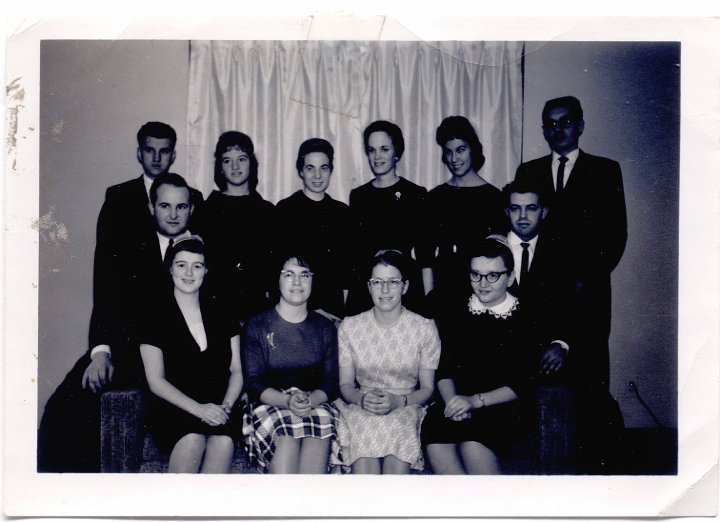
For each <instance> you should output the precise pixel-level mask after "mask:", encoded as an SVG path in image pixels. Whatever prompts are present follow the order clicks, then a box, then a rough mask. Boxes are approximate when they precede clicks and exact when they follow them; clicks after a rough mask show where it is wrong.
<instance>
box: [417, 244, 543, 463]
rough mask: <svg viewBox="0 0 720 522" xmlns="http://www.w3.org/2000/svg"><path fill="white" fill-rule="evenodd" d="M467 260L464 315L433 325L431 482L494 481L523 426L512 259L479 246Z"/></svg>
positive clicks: (525, 385) (523, 367)
mask: <svg viewBox="0 0 720 522" xmlns="http://www.w3.org/2000/svg"><path fill="white" fill-rule="evenodd" d="M502 239H504V238H502ZM470 255H471V262H470V284H471V286H472V295H471V296H470V300H469V301H466V303H467V304H466V305H465V306H464V307H463V308H464V310H461V309H458V308H456V309H455V310H448V315H447V316H446V317H444V318H443V319H441V321H440V336H441V339H442V352H441V355H440V366H439V368H438V371H437V379H438V382H437V388H438V391H439V392H440V395H441V397H442V400H441V401H440V400H439V401H437V402H435V403H434V404H433V405H432V406H430V408H429V409H428V414H427V417H426V418H425V421H424V422H423V425H422V434H421V437H422V443H423V445H425V446H426V449H427V455H428V459H429V461H430V464H431V466H432V469H433V471H434V472H435V473H437V474H470V475H474V474H497V473H500V472H501V468H500V463H499V459H498V456H499V455H502V454H503V453H504V452H505V451H506V450H507V449H508V448H509V447H511V446H512V445H513V444H514V443H515V442H516V441H517V440H518V439H519V438H520V437H521V436H522V435H523V434H524V433H525V432H526V430H527V427H528V426H529V424H528V422H529V411H528V410H527V407H526V405H525V403H524V401H523V400H522V398H524V397H525V396H526V395H527V394H528V391H529V390H530V389H531V377H530V376H531V371H530V365H529V360H528V356H527V352H526V347H525V343H524V341H523V328H522V324H521V317H520V313H521V312H520V307H519V303H518V300H517V299H516V298H515V297H513V296H512V294H510V293H508V288H509V287H510V286H511V285H512V283H513V280H514V276H513V265H514V263H513V256H512V253H511V251H510V249H509V248H508V247H507V246H506V244H505V243H503V242H501V241H500V240H498V239H484V240H481V241H480V242H479V243H478V245H477V246H476V247H474V248H473V249H472V250H471V251H470ZM466 277H467V276H466ZM519 399H521V400H519Z"/></svg>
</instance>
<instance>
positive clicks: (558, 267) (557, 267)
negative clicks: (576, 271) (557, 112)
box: [502, 180, 575, 383]
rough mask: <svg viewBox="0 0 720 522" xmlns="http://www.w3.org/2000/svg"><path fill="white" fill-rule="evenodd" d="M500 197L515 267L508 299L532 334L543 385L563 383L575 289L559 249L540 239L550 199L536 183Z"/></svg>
mask: <svg viewBox="0 0 720 522" xmlns="http://www.w3.org/2000/svg"><path fill="white" fill-rule="evenodd" d="M502 192H503V196H504V197H505V214H506V215H507V217H508V220H509V222H510V232H509V233H508V235H507V243H508V247H509V248H510V251H511V252H512V254H513V259H514V261H515V281H514V282H513V285H512V286H511V287H510V293H512V294H513V295H514V296H515V297H517V298H519V299H520V303H522V306H523V309H524V310H526V314H527V316H528V321H529V322H528V324H529V327H528V328H529V329H531V330H532V331H533V334H535V335H534V337H535V339H536V340H537V343H538V344H537V346H538V348H539V359H538V360H539V372H540V375H541V379H542V380H543V381H547V382H550V383H557V382H560V383H564V382H565V380H566V378H567V371H562V372H561V370H562V369H563V368H564V367H565V359H566V357H567V355H568V352H569V350H570V343H571V339H572V337H573V335H572V321H573V316H574V314H573V308H574V307H573V299H574V294H575V285H574V283H573V280H572V277H571V275H570V274H569V273H568V270H567V267H565V266H564V259H565V256H564V255H563V253H562V251H561V249H560V245H558V244H556V243H554V242H552V241H550V240H549V239H548V238H547V237H546V235H545V234H541V233H540V232H541V225H542V223H543V221H544V220H545V218H546V216H547V213H548V207H547V199H548V195H547V194H543V193H542V191H541V190H540V187H539V183H538V182H535V181H534V180H525V181H522V182H521V181H514V182H512V183H508V184H507V185H506V186H505V187H504V188H503V190H502ZM551 339H552V341H550V340H551ZM548 342H549V344H548Z"/></svg>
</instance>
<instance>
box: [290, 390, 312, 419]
mask: <svg viewBox="0 0 720 522" xmlns="http://www.w3.org/2000/svg"><path fill="white" fill-rule="evenodd" d="M288 409H290V411H291V412H293V413H294V414H295V415H297V416H298V417H306V416H308V415H310V411H311V410H312V405H311V404H310V394H309V393H307V392H304V391H302V390H297V389H294V390H292V391H291V392H290V399H289V400H288Z"/></svg>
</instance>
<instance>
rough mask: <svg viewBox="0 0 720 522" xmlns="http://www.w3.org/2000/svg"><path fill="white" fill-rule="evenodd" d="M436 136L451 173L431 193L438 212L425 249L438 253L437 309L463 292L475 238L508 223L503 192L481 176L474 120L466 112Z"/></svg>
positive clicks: (444, 124) (435, 276)
mask: <svg viewBox="0 0 720 522" xmlns="http://www.w3.org/2000/svg"><path fill="white" fill-rule="evenodd" d="M435 139H436V142H437V144H438V145H439V146H440V149H441V156H440V158H441V160H442V163H443V164H444V165H445V166H446V167H447V169H448V170H449V171H450V174H451V177H450V179H449V180H448V181H447V182H445V183H442V184H441V185H438V186H437V187H435V188H433V189H432V190H431V191H430V193H429V194H428V204H429V206H430V208H432V209H433V212H434V214H433V217H432V219H430V220H429V221H428V230H427V240H428V244H427V248H428V250H430V251H431V252H434V253H435V256H436V257H435V260H434V262H433V263H432V268H433V270H432V275H433V279H432V281H433V283H432V287H433V288H434V289H435V291H434V292H433V295H434V297H435V298H434V299H433V305H434V307H435V308H434V309H435V310H436V311H437V310H441V309H442V308H443V307H444V306H445V305H446V304H448V303H452V302H453V301H455V300H457V299H459V298H461V297H462V296H463V295H464V293H465V291H466V288H467V281H466V280H465V278H463V277H462V274H463V273H464V272H465V267H464V264H465V256H464V253H465V252H466V251H467V249H468V248H470V247H471V246H472V244H473V242H475V241H477V239H478V238H484V237H485V236H487V235H488V234H493V233H499V234H502V233H506V232H507V230H508V228H509V227H508V224H507V218H506V216H505V210H504V208H505V205H504V201H503V197H502V194H501V193H500V191H499V190H498V189H497V188H496V187H495V186H493V185H492V184H490V183H489V182H488V181H487V180H486V179H485V178H483V177H482V176H481V175H480V174H479V171H480V169H481V168H482V166H483V165H484V164H485V156H484V155H483V148H482V144H481V143H480V139H479V138H478V135H477V133H476V132H475V129H474V128H473V126H472V124H471V123H470V121H468V119H467V118H465V117H464V116H449V117H447V118H445V119H444V120H443V121H442V123H441V124H440V126H439V127H438V128H437V131H436V134H435ZM426 279H427V278H426Z"/></svg>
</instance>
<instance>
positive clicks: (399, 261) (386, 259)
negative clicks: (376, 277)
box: [368, 250, 413, 281]
mask: <svg viewBox="0 0 720 522" xmlns="http://www.w3.org/2000/svg"><path fill="white" fill-rule="evenodd" d="M412 264H413V260H412V258H410V257H408V256H406V255H405V254H403V253H402V252H400V251H399V250H380V251H378V252H377V253H376V254H375V255H374V256H373V258H372V259H371V261H370V265H369V267H368V278H369V277H371V276H372V271H373V269H374V268H375V267H376V266H378V265H385V266H394V267H395V268H397V269H398V271H399V272H400V277H401V278H402V280H403V281H407V280H408V279H409V278H410V271H411V270H412Z"/></svg>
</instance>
